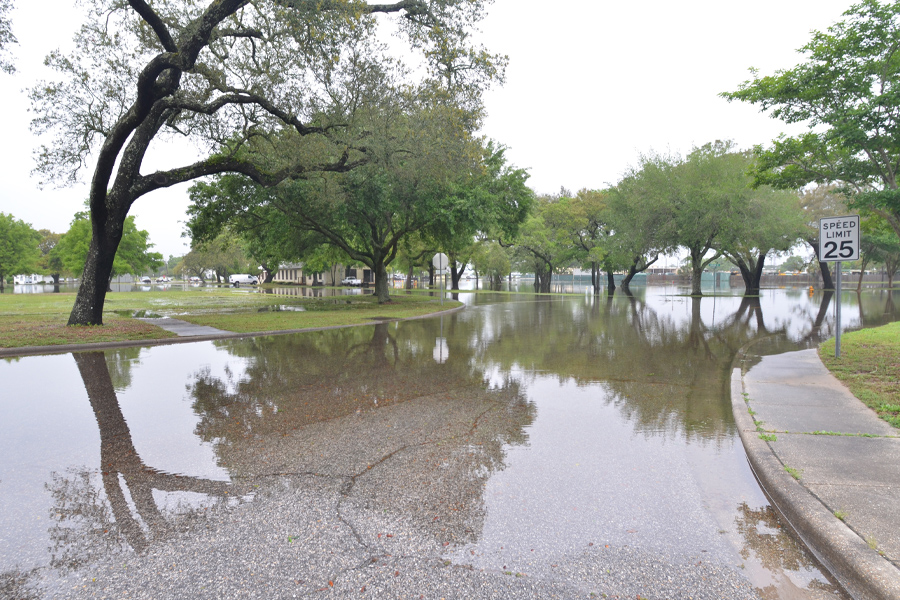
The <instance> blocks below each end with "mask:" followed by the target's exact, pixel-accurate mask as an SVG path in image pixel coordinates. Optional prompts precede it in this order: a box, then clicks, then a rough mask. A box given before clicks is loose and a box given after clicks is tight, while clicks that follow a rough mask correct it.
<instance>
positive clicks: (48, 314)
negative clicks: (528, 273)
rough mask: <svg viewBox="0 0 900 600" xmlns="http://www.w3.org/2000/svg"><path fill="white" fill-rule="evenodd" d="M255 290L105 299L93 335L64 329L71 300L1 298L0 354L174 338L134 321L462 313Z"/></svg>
mask: <svg viewBox="0 0 900 600" xmlns="http://www.w3.org/2000/svg"><path fill="white" fill-rule="evenodd" d="M265 291H266V290H258V289H253V288H238V289H233V288H224V287H204V288H196V289H189V290H185V291H171V290H170V291H162V290H160V291H151V292H110V293H108V294H107V296H106V303H105V305H104V313H103V322H104V325H102V326H99V327H67V326H66V321H67V320H68V316H69V312H70V311H71V309H72V305H73V303H74V302H75V294H74V293H71V294H0V348H21V347H24V346H56V345H62V344H87V343H96V342H114V341H135V340H138V341H139V340H151V339H166V338H171V337H175V334H172V333H169V332H168V331H165V330H163V329H160V328H159V327H157V326H155V325H153V324H151V323H147V322H145V321H140V320H137V319H135V318H133V317H134V316H148V317H151V316H169V317H175V318H178V319H182V320H185V321H188V322H191V323H197V324H200V325H210V326H212V327H216V328H218V329H223V330H226V331H234V332H238V333H247V332H256V331H277V330H283V329H306V328H314V327H330V326H340V325H355V324H360V323H367V322H369V323H371V322H376V321H379V320H390V319H405V318H410V317H419V316H424V315H428V314H431V313H434V312H438V311H440V310H446V309H450V308H454V307H457V306H460V305H461V303H460V302H458V301H453V300H444V303H443V305H441V303H440V299H439V298H434V297H432V296H426V295H422V294H405V293H402V292H401V293H398V294H396V295H392V296H391V301H390V302H389V303H387V304H381V305H379V304H378V302H377V301H376V299H375V297H374V296H372V295H341V296H330V297H319V298H309V297H302V296H288V295H281V294H272V293H263V292H265Z"/></svg>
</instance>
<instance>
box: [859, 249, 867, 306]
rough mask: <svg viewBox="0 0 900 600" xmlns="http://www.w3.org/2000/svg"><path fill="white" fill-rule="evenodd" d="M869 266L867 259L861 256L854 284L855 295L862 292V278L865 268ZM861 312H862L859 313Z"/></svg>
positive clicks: (864, 274)
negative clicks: (857, 275)
mask: <svg viewBox="0 0 900 600" xmlns="http://www.w3.org/2000/svg"><path fill="white" fill-rule="evenodd" d="M868 264H869V259H868V257H866V256H865V255H863V256H862V264H861V265H860V268H859V280H858V281H857V282H856V293H857V294H858V293H859V292H861V291H862V284H863V277H865V276H866V266H867V265H868ZM860 312H862V311H860Z"/></svg>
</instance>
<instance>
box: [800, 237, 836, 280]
mask: <svg viewBox="0 0 900 600" xmlns="http://www.w3.org/2000/svg"><path fill="white" fill-rule="evenodd" d="M806 243H807V244H809V246H810V247H811V248H812V250H813V253H814V254H815V255H816V260H817V261H818V262H819V271H821V272H822V288H823V289H826V290H833V289H834V281H833V280H832V279H831V269H830V268H829V267H828V263H827V262H822V261H821V260H819V258H820V257H819V239H818V238H806Z"/></svg>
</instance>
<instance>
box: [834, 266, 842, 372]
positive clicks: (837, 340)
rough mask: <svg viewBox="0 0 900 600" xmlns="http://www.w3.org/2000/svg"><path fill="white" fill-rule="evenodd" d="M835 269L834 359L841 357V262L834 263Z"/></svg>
mask: <svg viewBox="0 0 900 600" xmlns="http://www.w3.org/2000/svg"><path fill="white" fill-rule="evenodd" d="M834 264H835V266H836V268H837V273H836V274H835V275H836V277H837V279H836V280H835V282H834V291H835V296H837V306H835V307H834V310H835V315H836V317H837V319H836V320H837V332H836V333H835V335H834V357H835V358H840V357H841V270H842V269H841V261H837V262H836V263H834Z"/></svg>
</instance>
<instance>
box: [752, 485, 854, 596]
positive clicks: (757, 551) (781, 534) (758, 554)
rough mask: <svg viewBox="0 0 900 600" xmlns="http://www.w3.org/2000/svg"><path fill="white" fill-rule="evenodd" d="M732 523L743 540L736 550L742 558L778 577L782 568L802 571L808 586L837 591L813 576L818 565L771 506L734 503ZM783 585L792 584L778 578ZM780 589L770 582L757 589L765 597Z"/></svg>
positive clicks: (778, 592) (780, 591) (783, 570)
mask: <svg viewBox="0 0 900 600" xmlns="http://www.w3.org/2000/svg"><path fill="white" fill-rule="evenodd" d="M735 524H736V525H737V531H738V533H739V534H740V535H741V537H742V538H743V540H744V547H743V548H742V549H741V551H740V554H741V557H742V558H743V559H744V560H750V559H755V560H756V561H758V562H759V564H761V565H762V567H763V568H764V569H766V570H767V571H769V572H770V573H773V574H780V575H782V577H784V573H786V572H792V573H803V574H805V576H806V578H808V579H810V581H809V583H808V584H807V585H808V587H809V589H815V590H822V591H827V592H830V593H832V594H839V593H840V592H839V591H838V588H837V587H836V586H834V585H832V584H829V583H825V582H822V581H821V580H820V579H818V578H816V573H817V571H818V569H819V567H818V565H816V563H815V562H813V560H812V558H811V557H810V556H809V554H807V553H806V552H805V551H803V550H802V549H801V546H800V545H799V544H798V543H797V542H796V541H795V540H794V539H793V538H792V537H791V535H790V534H789V533H788V532H787V531H786V530H785V529H784V528H783V527H782V525H781V523H780V522H779V521H778V517H777V516H776V515H775V512H774V511H773V510H772V508H771V507H769V506H764V507H761V508H759V509H753V508H751V507H750V506H748V505H747V503H746V502H743V503H741V505H740V506H739V507H738V516H737V517H736V518H735ZM804 583H805V582H804ZM785 585H792V584H790V583H787V582H782V587H784V586H785ZM794 585H795V584H794ZM798 589H799V586H798ZM783 591H784V590H783V589H782V590H779V589H777V587H776V585H774V584H773V585H770V586H768V587H766V588H763V589H761V590H759V592H760V595H761V596H762V597H763V598H764V599H766V600H768V599H770V598H771V599H772V600H776V599H778V598H782V597H783ZM829 597H830V596H829Z"/></svg>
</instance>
